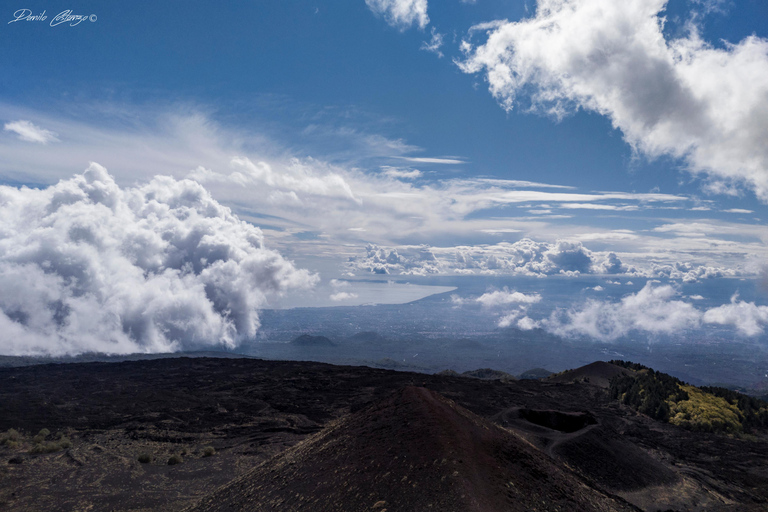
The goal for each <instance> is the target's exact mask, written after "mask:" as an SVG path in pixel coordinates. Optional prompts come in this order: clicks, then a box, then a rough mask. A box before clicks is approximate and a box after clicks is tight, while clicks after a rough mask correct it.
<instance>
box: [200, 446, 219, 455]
mask: <svg viewBox="0 0 768 512" xmlns="http://www.w3.org/2000/svg"><path fill="white" fill-rule="evenodd" d="M214 455H216V449H215V448H214V447H213V446H205V447H203V457H213V456H214Z"/></svg>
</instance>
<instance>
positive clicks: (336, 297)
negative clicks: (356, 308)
mask: <svg viewBox="0 0 768 512" xmlns="http://www.w3.org/2000/svg"><path fill="white" fill-rule="evenodd" d="M328 298H329V299H331V300H332V301H334V302H340V301H342V300H349V299H356V298H357V294H356V293H350V292H338V293H333V294H331V295H329V296H328Z"/></svg>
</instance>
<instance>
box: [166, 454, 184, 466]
mask: <svg viewBox="0 0 768 512" xmlns="http://www.w3.org/2000/svg"><path fill="white" fill-rule="evenodd" d="M182 462H184V459H182V458H181V455H171V458H170V459H168V465H169V466H174V465H176V464H181V463H182Z"/></svg>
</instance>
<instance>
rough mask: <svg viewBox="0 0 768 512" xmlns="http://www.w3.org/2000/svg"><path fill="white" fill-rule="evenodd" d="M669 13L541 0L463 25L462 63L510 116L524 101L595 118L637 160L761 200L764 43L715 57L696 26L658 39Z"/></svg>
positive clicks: (766, 168)
mask: <svg viewBox="0 0 768 512" xmlns="http://www.w3.org/2000/svg"><path fill="white" fill-rule="evenodd" d="M666 4H667V0H626V1H622V2H615V1H613V0H539V1H538V6H537V10H536V15H535V16H534V17H532V18H529V19H523V20H521V21H518V22H509V21H507V20H500V21H495V22H491V23H485V24H482V25H477V26H475V27H472V28H471V29H470V40H465V41H464V42H463V43H462V49H463V51H464V53H465V59H464V60H463V61H461V62H459V66H460V67H461V69H462V70H463V71H465V72H467V73H484V74H485V77H486V79H487V81H488V84H489V88H490V91H491V93H492V94H493V96H494V97H496V98H497V99H498V101H499V102H500V103H501V105H502V106H503V107H504V108H505V109H507V110H511V109H512V108H513V107H514V106H516V105H519V104H520V100H521V99H522V98H527V99H529V100H530V108H531V110H533V111H537V112H544V113H547V114H550V115H553V116H555V117H557V118H561V117H563V116H564V115H567V114H568V113H570V112H574V111H576V110H578V109H580V108H581V109H584V110H589V111H593V112H597V113H599V114H602V115H604V116H607V117H608V118H609V119H610V120H611V122H612V123H613V126H614V127H615V128H617V129H619V130H621V131H622V133H623V134H624V138H625V140H626V141H627V142H628V143H629V144H630V145H631V146H632V147H633V149H635V150H636V151H638V152H640V153H641V154H644V155H647V156H649V157H651V158H653V157H658V156H661V155H670V156H673V157H676V158H682V159H684V161H685V162H686V163H687V167H688V169H689V170H690V171H691V172H693V173H704V174H706V175H707V176H708V177H709V183H708V188H709V189H710V190H712V191H715V192H726V193H728V192H733V191H734V186H738V185H747V186H748V187H750V188H751V189H752V190H754V192H755V194H756V195H757V196H758V198H759V199H761V200H762V201H764V202H768V145H766V144H765V133H768V40H765V39H762V38H759V37H756V36H750V37H747V38H745V39H743V40H742V41H740V42H739V43H724V47H723V48H717V47H714V46H713V45H711V44H709V43H707V42H705V41H703V40H702V39H701V37H700V36H699V33H698V30H697V27H696V25H695V24H694V23H693V22H691V23H689V24H688V27H687V28H688V33H687V35H686V36H685V37H681V38H678V39H672V40H667V39H665V36H664V33H663V28H664V23H665V20H664V18H663V17H662V12H663V10H664V9H665V7H666ZM479 32H482V33H485V34H486V35H487V39H486V40H485V42H484V43H483V44H480V45H478V46H474V45H473V44H472V43H471V36H472V35H474V34H476V33H479Z"/></svg>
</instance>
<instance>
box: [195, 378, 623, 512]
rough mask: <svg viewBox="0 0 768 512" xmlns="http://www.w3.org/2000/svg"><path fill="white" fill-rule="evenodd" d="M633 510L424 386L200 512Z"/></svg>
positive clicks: (321, 437) (327, 433) (348, 422)
mask: <svg viewBox="0 0 768 512" xmlns="http://www.w3.org/2000/svg"><path fill="white" fill-rule="evenodd" d="M376 508H381V509H386V510H387V511H389V512H395V511H409V512H410V511H414V510H445V511H464V510H467V511H484V512H485V511H518V510H519V511H524V510H525V511H528V510H583V511H587V510H605V511H608V510H627V511H629V510H637V509H636V508H635V507H633V506H631V505H629V504H628V503H626V502H624V501H623V500H621V499H617V498H614V497H612V496H609V495H606V494H604V493H601V492H599V491H597V490H595V489H594V488H592V487H590V486H588V485H587V484H586V483H585V482H584V481H582V480H581V479H580V478H578V477H576V476H575V475H574V474H572V473H571V472H569V471H568V470H565V469H561V468H560V467H558V466H557V465H556V464H554V463H553V462H552V461H551V460H550V459H549V458H548V457H547V456H545V455H544V454H542V453H541V452H539V451H538V450H536V449H534V448H532V447H531V446H530V445H528V444H527V443H525V442H524V441H522V440H521V439H519V438H518V437H516V436H515V435H513V434H511V433H510V432H508V431H506V430H504V429H502V428H500V427H498V426H496V425H494V424H493V423H491V422H489V421H488V420H485V419H483V418H481V417H479V416H477V415H475V414H472V413H471V412H469V411H467V410H466V409H464V408H462V407H460V406H458V405H456V404H455V403H454V402H452V401H450V400H447V399H446V398H444V397H442V396H441V395H439V394H437V393H435V392H434V391H430V390H428V389H426V388H419V387H413V386H409V387H405V388H403V389H402V390H400V391H398V392H396V393H395V394H394V395H392V396H390V397H388V398H386V399H384V400H382V401H379V402H377V403H375V404H373V405H371V406H369V407H367V408H365V409H363V410H362V411H360V412H358V413H356V414H353V415H351V416H348V417H346V418H343V419H341V420H339V421H336V422H334V423H332V424H331V425H330V426H328V427H327V428H326V429H324V430H323V431H322V432H320V433H318V434H317V435H315V436H312V437H311V438H309V439H308V440H306V441H304V442H302V443H300V444H298V445H297V446H295V447H293V448H291V449H289V450H287V451H286V452H284V453H282V454H280V455H278V456H276V457H275V458H273V459H272V460H270V461H268V462H266V463H265V464H263V465H261V466H259V467H257V468H256V469H254V470H253V471H252V472H250V473H248V474H246V475H244V476H243V477H241V478H239V479H237V480H236V481H234V482H232V483H230V484H228V485H225V486H224V487H222V488H221V489H219V490H218V491H216V492H214V493H213V494H211V495H210V496H208V497H207V498H205V499H203V500H202V501H201V502H200V503H199V504H197V505H196V506H194V507H192V508H191V509H190V510H191V511H196V512H202V511H206V512H224V511H236V510H237V511H239V510H253V511H267V510H281V511H299V510H307V511H313V512H314V511H348V510H349V511H353V510H370V509H376Z"/></svg>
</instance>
